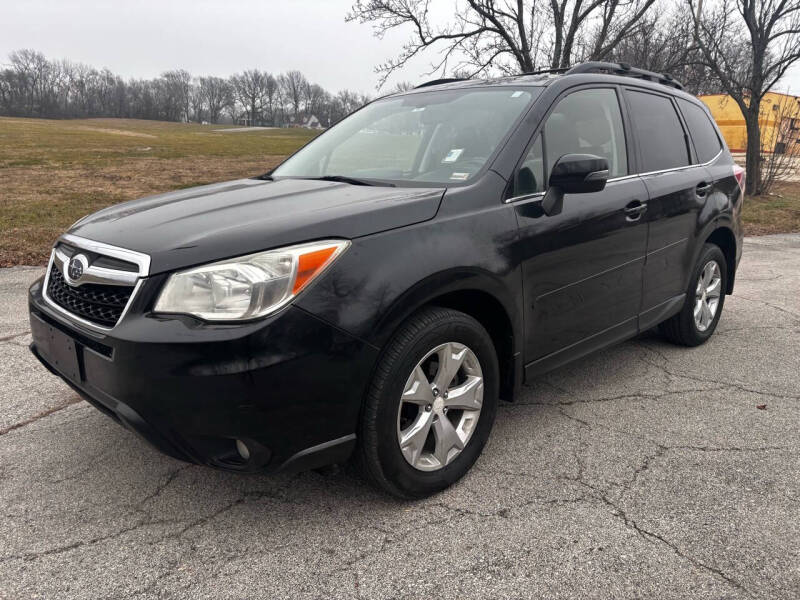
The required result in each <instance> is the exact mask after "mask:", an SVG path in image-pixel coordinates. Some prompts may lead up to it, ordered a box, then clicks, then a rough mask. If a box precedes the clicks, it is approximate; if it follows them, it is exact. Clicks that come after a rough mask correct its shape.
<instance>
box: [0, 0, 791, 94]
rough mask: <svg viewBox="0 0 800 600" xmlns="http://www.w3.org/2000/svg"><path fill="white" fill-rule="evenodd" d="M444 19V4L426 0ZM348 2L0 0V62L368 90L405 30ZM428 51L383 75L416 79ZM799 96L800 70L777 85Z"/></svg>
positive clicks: (395, 51)
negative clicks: (250, 77) (38, 60)
mask: <svg viewBox="0 0 800 600" xmlns="http://www.w3.org/2000/svg"><path fill="white" fill-rule="evenodd" d="M434 4H435V6H436V10H437V11H443V13H442V16H447V15H448V14H449V12H450V11H452V8H450V7H451V6H452V4H450V3H448V2H447V0H437V2H436V3H434ZM351 5H352V0H0V63H3V62H5V61H6V59H7V57H8V53H9V52H11V51H12V50H17V49H20V48H34V49H36V50H40V51H41V52H44V53H45V54H46V55H47V56H48V57H49V58H68V59H70V60H73V61H78V62H84V63H87V64H90V65H93V66H96V67H108V68H109V69H111V70H112V71H114V72H115V73H118V74H120V75H122V76H124V77H126V78H127V77H148V78H149V77H155V76H157V75H159V74H160V73H161V72H163V71H166V70H168V69H174V68H183V69H186V70H188V71H190V72H191V73H193V74H195V75H220V76H227V75H231V74H233V73H235V72H237V71H241V70H243V69H250V68H256V67H257V68H260V69H264V70H267V71H270V72H274V73H279V72H282V71H287V70H290V69H298V70H300V71H302V72H303V73H304V74H305V75H306V77H308V78H309V79H310V80H311V81H313V82H315V83H319V84H320V85H322V86H323V87H324V88H326V89H327V90H329V91H333V92H335V91H337V90H340V89H343V88H348V89H353V90H357V91H360V92H364V93H368V94H372V95H374V94H375V86H376V84H377V82H378V76H377V75H376V74H375V72H374V67H375V65H376V64H378V63H380V62H382V61H384V60H386V59H388V58H391V57H394V56H396V55H397V54H398V52H399V51H400V48H401V47H402V44H403V41H404V40H405V39H406V38H407V36H408V35H409V33H408V31H397V32H393V33H392V34H390V35H387V36H386V37H385V38H384V39H383V40H378V39H377V38H375V37H374V36H373V31H372V27H371V26H370V25H359V24H358V23H345V22H344V17H345V15H346V14H347V12H348V10H349V8H350V6H351ZM432 58H433V57H430V56H429V57H428V58H426V59H422V60H418V61H416V62H415V63H414V64H412V65H411V66H410V67H408V68H406V69H405V70H404V71H403V72H401V73H400V74H399V75H397V76H395V77H393V79H392V80H390V84H392V83H394V82H397V81H405V80H407V81H411V82H419V81H420V80H423V79H425V78H426V76H425V73H426V71H428V70H429V64H430V61H431V60H432ZM780 87H781V88H782V89H785V88H786V87H789V88H790V89H791V91H792V92H794V93H795V94H798V95H800V66H798V67H795V68H794V69H793V71H792V73H791V74H790V76H788V77H787V78H786V80H785V81H784V82H782V84H781V86H780Z"/></svg>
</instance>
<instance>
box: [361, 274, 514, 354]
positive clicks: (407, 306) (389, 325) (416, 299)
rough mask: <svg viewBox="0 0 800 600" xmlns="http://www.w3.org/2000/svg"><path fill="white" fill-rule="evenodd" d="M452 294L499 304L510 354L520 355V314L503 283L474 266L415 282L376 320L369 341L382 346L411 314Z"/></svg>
mask: <svg viewBox="0 0 800 600" xmlns="http://www.w3.org/2000/svg"><path fill="white" fill-rule="evenodd" d="M456 292H480V293H483V294H487V295H488V296H491V297H492V298H493V299H494V300H495V301H496V302H497V303H498V304H500V305H501V306H502V308H503V310H504V312H505V315H504V317H506V318H507V319H508V321H509V322H510V324H511V331H512V335H513V338H514V352H515V353H516V352H521V349H522V344H521V340H522V335H523V334H522V318H521V312H520V310H519V308H518V307H517V305H516V303H515V302H514V300H513V298H512V297H511V294H510V292H509V290H508V287H507V284H505V283H503V281H501V280H500V279H499V278H498V277H497V276H495V275H494V274H492V273H490V272H488V271H485V270H483V269H478V268H474V267H460V268H454V269H449V270H447V271H440V272H438V273H435V274H433V275H430V276H428V277H426V278H424V279H422V280H420V281H419V282H417V283H416V284H415V285H413V286H412V287H411V288H409V289H408V290H406V292H404V293H403V294H402V295H401V296H400V297H399V298H397V300H396V301H395V302H394V303H393V304H392V305H391V307H390V308H389V310H387V311H386V313H385V314H384V315H383V316H382V317H381V319H379V321H378V323H377V326H376V327H375V333H374V335H375V337H374V338H373V339H371V340H370V342H371V343H374V344H375V345H376V346H378V347H382V346H383V345H384V344H385V343H386V341H388V339H389V337H391V335H392V334H393V333H394V332H395V331H396V330H397V327H398V326H399V325H400V324H401V323H402V322H403V321H405V320H406V319H407V318H408V317H409V316H411V315H412V314H413V313H414V312H416V311H417V310H419V309H420V308H422V307H423V306H425V305H426V304H431V303H435V300H436V299H437V298H441V297H443V296H448V295H451V294H453V293H456Z"/></svg>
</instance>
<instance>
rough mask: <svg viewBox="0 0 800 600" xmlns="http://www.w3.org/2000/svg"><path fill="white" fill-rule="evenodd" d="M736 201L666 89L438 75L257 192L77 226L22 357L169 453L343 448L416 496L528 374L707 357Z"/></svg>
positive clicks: (285, 168) (257, 462)
mask: <svg viewBox="0 0 800 600" xmlns="http://www.w3.org/2000/svg"><path fill="white" fill-rule="evenodd" d="M742 198H743V173H742V169H741V168H739V167H737V166H736V165H735V164H734V162H733V160H732V159H731V155H730V153H729V151H728V150H727V148H726V147H725V144H724V142H723V139H722V137H721V135H720V134H719V131H718V130H717V128H716V126H715V125H714V123H713V121H712V119H711V118H710V116H709V113H708V111H707V110H706V108H705V107H704V106H703V104H701V103H700V102H699V101H698V100H697V99H696V98H694V97H693V96H691V95H689V94H686V93H684V92H683V91H681V86H680V84H679V83H677V82H675V81H674V80H672V79H671V78H670V77H669V76H665V75H659V74H656V73H651V72H647V71H642V70H639V69H635V68H631V67H628V66H626V65H619V64H611V63H586V64H582V65H578V66H577V67H574V68H572V69H570V70H568V71H566V72H565V73H534V74H527V75H521V76H517V77H508V78H503V79H497V80H491V81H476V80H464V81H454V80H439V81H436V82H431V83H430V84H425V85H423V86H420V87H419V88H417V89H414V90H412V91H409V92H404V93H399V94H394V95H392V96H388V97H385V98H382V99H380V100H377V101H375V102H372V103H371V104H369V105H367V106H366V107H364V108H362V109H361V110H359V111H357V112H356V113H354V114H352V115H351V116H349V117H348V118H346V119H345V120H343V121H342V122H341V123H339V124H338V125H336V126H335V127H332V128H331V129H330V130H328V131H326V132H325V133H324V134H322V135H320V136H319V137H318V138H316V139H315V140H313V141H312V142H311V143H309V144H308V145H306V146H305V147H304V148H302V149H301V150H299V151H298V152H297V153H296V154H294V155H293V156H291V157H290V158H289V159H287V160H286V161H285V162H283V164H281V165H280V166H279V167H277V168H276V169H275V170H274V171H272V172H271V173H269V174H267V175H263V176H261V177H257V178H254V179H244V180H239V181H233V182H228V183H220V184H214V185H208V186H204V187H199V188H194V189H187V190H181V191H177V192H171V193H168V194H163V195H160V196H154V197H150V198H146V199H143V200H138V201H134V202H128V203H124V204H121V205H118V206H114V207H111V208H108V209H105V210H102V211H100V212H98V213H95V214H93V215H91V216H88V217H85V218H83V219H81V220H80V221H78V222H77V223H75V225H73V226H72V228H71V229H70V230H69V232H68V233H67V234H65V235H63V236H61V238H59V240H58V241H57V243H56V245H55V247H54V248H53V252H52V257H51V259H50V264H49V266H48V269H47V273H46V275H45V276H44V277H43V279H41V280H39V281H37V282H36V283H34V285H33V286H32V287H31V289H30V313H31V326H32V331H33V343H32V345H31V349H32V351H33V352H34V354H35V355H36V356H37V357H38V358H39V359H40V360H41V361H42V363H44V365H45V366H46V367H47V368H48V369H50V370H51V371H52V372H53V373H55V374H57V375H59V376H60V377H62V378H64V379H65V380H66V381H67V383H69V384H70V385H71V386H72V387H73V388H75V390H76V391H78V392H79V393H80V394H81V395H82V396H83V397H84V398H85V399H86V400H87V401H88V402H90V403H91V404H93V405H94V406H96V407H97V408H98V409H100V410H101V411H103V412H104V413H106V414H107V415H109V416H111V417H112V418H114V419H116V420H117V421H119V422H120V423H122V424H123V425H125V426H127V427H129V428H130V429H132V430H134V431H136V432H138V433H139V434H141V435H142V436H143V437H144V438H146V439H147V440H148V441H150V442H151V443H152V444H153V445H155V446H156V447H157V448H159V449H160V450H162V451H163V452H165V453H167V454H169V455H171V456H174V457H176V458H179V459H182V460H186V461H192V462H197V463H202V464H206V465H211V466H215V467H219V468H225V469H232V470H238V471H277V470H280V469H295V470H296V469H308V468H315V467H319V466H323V465H325V464H329V463H333V462H340V461H344V460H346V459H347V458H348V457H350V456H351V455H353V454H354V455H355V457H356V458H357V459H358V461H359V463H360V464H361V466H362V468H363V471H364V473H365V474H366V476H367V477H368V478H369V479H371V480H372V481H373V482H375V483H376V484H377V485H379V486H380V487H382V488H384V489H385V490H387V491H389V492H391V493H393V494H396V495H398V496H402V497H420V496H424V495H427V494H431V493H433V492H436V491H438V490H441V489H443V488H444V487H446V486H447V485H449V484H451V483H453V482H454V481H456V480H457V479H458V478H459V477H461V476H462V475H464V474H465V473H466V472H467V470H468V469H469V468H470V467H471V466H472V464H473V463H474V462H475V460H476V459H477V457H478V455H479V454H480V452H481V449H482V448H483V446H484V444H485V443H486V440H487V438H488V436H489V432H490V430H491V428H492V422H493V420H494V417H495V410H496V406H497V402H498V399H499V398H502V399H505V400H513V398H514V396H515V394H516V393H517V391H518V390H519V388H520V386H521V385H522V384H523V383H524V382H525V381H526V380H529V379H531V378H532V377H535V376H536V375H538V374H539V373H542V372H544V371H546V370H548V369H552V368H554V367H557V366H559V365H562V364H564V363H566V362H567V361H570V360H573V359H575V358H577V357H580V356H583V355H585V354H587V353H589V352H592V351H594V350H597V349H599V348H603V347H605V346H608V345H610V344H613V343H615V342H619V341H621V340H624V339H626V338H630V337H632V336H635V335H637V334H638V333H639V332H642V331H644V330H647V329H650V328H652V327H654V326H656V325H660V328H661V330H662V332H663V333H664V335H665V336H666V337H667V338H668V339H670V340H672V341H674V342H677V343H679V344H684V345H688V346H695V345H698V344H702V343H703V342H705V341H706V340H707V339H708V338H709V337H710V336H711V334H712V333H713V331H714V329H715V327H716V325H717V322H718V321H719V318H720V314H721V312H722V306H723V302H724V300H725V294H730V293H731V292H732V290H733V281H734V275H735V271H736V266H737V264H738V261H739V257H740V255H741V248H742V244H741V241H742V230H741V224H740V213H741V206H742Z"/></svg>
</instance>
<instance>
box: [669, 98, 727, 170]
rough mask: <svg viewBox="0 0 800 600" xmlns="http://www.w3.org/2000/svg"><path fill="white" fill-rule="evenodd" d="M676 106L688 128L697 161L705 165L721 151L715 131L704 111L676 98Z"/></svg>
mask: <svg viewBox="0 0 800 600" xmlns="http://www.w3.org/2000/svg"><path fill="white" fill-rule="evenodd" d="M678 106H680V108H681V112H682V113H683V118H684V119H686V125H688V127H689V134H690V135H691V136H692V141H693V142H694V149H695V150H696V151H697V158H698V161H699V162H701V163H707V162H708V161H710V160H711V159H712V158H714V157H715V156H716V155H717V154H719V151H720V150H722V144H721V143H720V141H719V136H718V135H717V130H716V129H714V125H713V124H712V123H711V118H710V117H709V116H708V114H707V113H706V111H704V110H703V109H702V108H701V107H699V106H697V105H696V104H694V103H692V102H688V101H686V100H683V99H681V98H678Z"/></svg>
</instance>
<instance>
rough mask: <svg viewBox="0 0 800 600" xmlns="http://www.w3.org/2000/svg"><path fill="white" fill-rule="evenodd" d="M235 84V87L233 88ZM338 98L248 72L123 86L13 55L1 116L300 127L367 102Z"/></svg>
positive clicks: (31, 53)
mask: <svg viewBox="0 0 800 600" xmlns="http://www.w3.org/2000/svg"><path fill="white" fill-rule="evenodd" d="M234 84H236V85H235V86H234ZM342 94H343V97H342V98H340V97H338V96H337V97H333V96H332V95H331V94H329V93H328V92H327V91H326V90H324V89H323V88H322V87H321V86H319V85H316V84H311V83H309V82H308V80H307V79H306V78H305V76H304V75H303V74H302V73H300V72H298V71H292V72H289V73H287V74H286V75H284V76H281V80H280V82H279V81H278V79H277V78H276V77H274V76H272V75H270V74H269V73H267V72H265V71H260V70H257V69H255V70H251V71H245V72H244V73H241V74H238V75H235V76H234V77H232V78H230V79H229V80H228V79H222V78H220V77H200V78H198V79H196V80H195V79H193V78H192V76H191V75H190V74H189V73H188V72H186V71H183V70H172V71H167V72H165V73H163V74H162V75H161V76H160V77H158V78H155V79H130V80H128V81H125V80H123V79H122V78H121V77H120V76H119V75H117V74H115V73H113V72H111V71H110V70H108V69H103V70H97V69H95V68H93V67H91V66H88V65H84V64H80V63H73V62H70V61H67V60H58V61H53V60H48V59H47V58H46V57H45V56H44V55H43V54H41V53H40V52H37V51H35V50H19V51H17V52H12V53H11V54H10V55H9V57H8V62H7V64H5V65H0V115H5V116H25V117H51V118H53V117H54V118H65V117H66V118H72V117H120V118H137V119H159V120H166V121H178V120H188V119H190V118H191V119H195V120H198V121H201V120H203V119H207V120H209V121H211V122H218V121H219V120H220V119H221V118H222V117H223V115H225V116H230V118H231V120H232V121H234V122H235V121H236V120H237V118H238V117H240V116H241V115H242V114H246V115H247V116H248V117H250V119H251V120H252V122H254V123H259V122H267V123H270V124H276V125H280V124H284V123H286V122H287V119H286V115H287V114H290V115H292V116H293V117H294V121H295V122H297V120H298V119H299V117H300V116H301V114H302V113H303V112H307V113H309V114H311V113H313V114H315V115H317V117H319V118H320V120H321V121H322V122H323V123H326V124H330V123H332V122H335V121H337V120H338V119H340V118H342V117H343V116H345V115H347V114H349V113H350V112H352V111H353V110H355V108H357V107H358V106H361V105H362V104H364V103H366V102H368V101H369V98H368V97H366V96H364V95H360V94H358V93H355V92H349V91H345V92H342Z"/></svg>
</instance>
